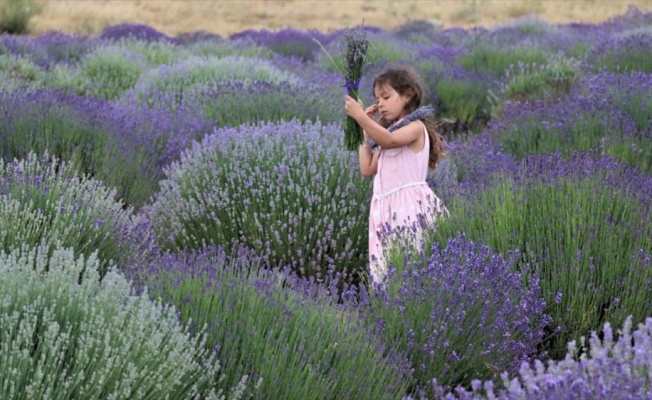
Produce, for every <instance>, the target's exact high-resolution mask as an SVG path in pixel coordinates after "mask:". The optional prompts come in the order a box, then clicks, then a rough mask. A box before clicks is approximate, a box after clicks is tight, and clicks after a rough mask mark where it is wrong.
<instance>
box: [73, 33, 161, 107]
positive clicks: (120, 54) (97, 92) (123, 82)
mask: <svg viewBox="0 0 652 400" xmlns="http://www.w3.org/2000/svg"><path fill="white" fill-rule="evenodd" d="M148 68H149V63H148V62H147V59H146V58H145V57H144V56H142V55H141V54H138V53H135V52H133V51H131V50H128V49H125V47H124V46H121V45H115V44H110V45H103V46H99V47H96V48H95V49H94V50H93V51H91V52H90V53H89V54H87V55H85V56H84V58H83V59H82V60H81V62H80V64H79V72H78V73H79V76H78V79H81V80H82V82H83V83H82V86H83V87H84V89H85V90H84V91H83V92H81V93H80V94H91V95H93V96H96V97H101V98H103V99H106V100H115V99H117V98H119V97H120V96H122V94H123V93H124V92H126V91H128V90H130V89H131V88H133V87H134V85H135V84H136V82H138V79H139V78H140V76H141V75H142V74H143V73H144V72H145V71H147V70H148ZM78 93H79V92H78Z"/></svg>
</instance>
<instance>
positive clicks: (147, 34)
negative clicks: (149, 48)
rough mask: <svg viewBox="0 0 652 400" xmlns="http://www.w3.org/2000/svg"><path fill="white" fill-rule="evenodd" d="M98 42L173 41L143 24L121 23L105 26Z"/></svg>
mask: <svg viewBox="0 0 652 400" xmlns="http://www.w3.org/2000/svg"><path fill="white" fill-rule="evenodd" d="M99 39H100V40H120V39H136V40H143V41H147V42H158V41H163V42H170V43H172V42H174V39H172V38H171V37H169V36H167V35H166V34H164V33H162V32H159V31H157V30H156V29H154V28H152V27H151V26H149V25H145V24H129V23H123V24H118V25H111V26H107V27H106V28H104V29H103V30H102V33H101V34H100V36H99Z"/></svg>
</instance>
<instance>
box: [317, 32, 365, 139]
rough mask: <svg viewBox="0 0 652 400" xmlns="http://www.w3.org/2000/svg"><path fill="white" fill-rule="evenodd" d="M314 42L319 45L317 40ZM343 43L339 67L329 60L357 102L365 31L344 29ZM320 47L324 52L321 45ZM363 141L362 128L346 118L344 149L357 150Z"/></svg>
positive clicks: (362, 71) (363, 66) (363, 65)
mask: <svg viewBox="0 0 652 400" xmlns="http://www.w3.org/2000/svg"><path fill="white" fill-rule="evenodd" d="M314 40H315V41H316V42H317V43H319V41H318V40H317V39H314ZM343 42H344V46H343V48H342V54H341V65H338V64H337V63H336V62H335V60H334V59H333V58H332V57H330V55H329V58H330V59H331V60H332V61H333V63H334V64H335V66H336V68H337V69H338V70H339V71H340V72H341V73H342V74H343V75H344V80H345V87H346V90H347V92H348V94H349V96H351V97H353V98H354V99H356V100H359V99H360V96H359V94H358V90H359V89H360V81H361V79H362V75H363V73H364V70H365V68H366V66H367V62H368V61H367V48H368V47H369V39H367V34H366V31H365V30H364V29H363V28H362V26H360V27H354V28H347V29H345V31H344V35H343ZM321 47H322V48H323V49H324V51H326V49H325V48H324V47H323V45H321ZM363 140H364V135H363V134H362V128H361V127H360V125H358V123H357V122H356V121H355V120H354V119H353V118H352V117H350V116H347V117H346V119H345V123H344V148H345V149H346V150H349V151H352V150H357V149H358V147H360V145H361V144H362V142H363Z"/></svg>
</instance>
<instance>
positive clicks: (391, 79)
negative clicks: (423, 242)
mask: <svg viewBox="0 0 652 400" xmlns="http://www.w3.org/2000/svg"><path fill="white" fill-rule="evenodd" d="M373 90H374V96H375V97H376V100H377V101H378V103H377V104H374V105H372V106H370V107H368V108H367V109H366V110H363V109H362V106H361V105H360V103H358V102H357V101H356V100H355V99H353V98H352V97H350V96H348V95H347V96H346V97H345V106H344V111H345V112H346V114H347V115H349V116H351V117H352V118H354V119H355V120H356V121H357V122H358V124H359V125H360V126H361V127H362V129H363V130H364V135H365V140H364V142H363V144H362V145H361V146H360V148H359V150H358V156H359V160H360V172H361V173H362V175H364V176H372V175H375V177H374V185H373V198H372V200H371V213H370V216H369V258H370V270H371V271H370V272H371V279H372V281H373V282H375V283H379V282H381V281H382V279H383V277H384V276H385V274H386V273H387V266H386V265H385V262H384V259H383V247H382V243H383V232H385V231H387V230H388V228H389V229H392V230H393V229H395V228H398V227H401V226H403V227H405V226H409V225H411V224H414V223H416V222H417V221H418V220H419V217H425V219H426V221H428V222H433V221H434V220H435V219H437V218H438V217H441V216H444V215H447V214H448V210H446V207H445V206H444V205H443V203H442V202H441V200H439V198H438V197H437V196H436V195H435V193H433V191H432V190H431V189H430V187H428V185H427V183H426V174H427V172H428V169H429V168H430V169H434V168H435V166H436V164H437V161H438V160H439V159H441V158H442V157H443V156H444V155H445V153H444V151H443V143H442V139H441V137H440V135H439V134H438V133H437V132H436V131H435V129H436V126H435V123H434V122H433V121H432V120H431V119H429V118H425V117H424V116H425V115H426V114H428V111H429V110H430V111H431V108H427V106H425V107H422V100H423V99H422V96H423V91H422V89H421V85H420V83H419V79H418V77H417V75H416V73H415V72H414V70H412V69H411V68H408V67H393V68H389V69H387V70H385V71H384V72H383V73H381V74H380V75H378V76H377V77H376V78H375V79H374V83H373ZM424 111H425V112H424ZM377 112H380V118H379V120H378V121H376V120H375V119H374V117H375V115H376V113H377ZM406 122H407V123H406ZM397 125H398V126H400V128H398V129H397ZM369 139H372V140H373V142H374V143H369V142H370V140H369ZM372 147H373V149H372Z"/></svg>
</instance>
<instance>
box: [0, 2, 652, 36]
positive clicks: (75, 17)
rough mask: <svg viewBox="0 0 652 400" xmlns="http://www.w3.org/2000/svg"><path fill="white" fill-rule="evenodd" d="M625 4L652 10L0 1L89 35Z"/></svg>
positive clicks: (35, 25)
mask: <svg viewBox="0 0 652 400" xmlns="http://www.w3.org/2000/svg"><path fill="white" fill-rule="evenodd" d="M628 5H635V6H636V7H638V8H639V9H640V10H641V11H649V10H652V1H651V0H421V1H419V0H365V1H360V0H245V1H228V0H52V1H36V0H0V19H1V20H8V19H14V20H16V19H20V18H19V17H20V16H21V15H23V16H27V17H29V18H23V19H24V20H25V21H26V22H25V23H24V26H22V27H20V30H23V31H24V32H22V33H30V34H34V35H38V34H40V33H43V32H45V31H48V30H58V31H62V32H66V33H81V34H94V33H99V32H101V31H102V29H103V28H105V27H106V26H109V25H115V24H120V23H142V24H147V25H149V26H151V27H153V28H155V29H157V30H159V31H162V32H164V33H166V34H168V35H177V34H179V33H184V32H191V31H207V32H212V33H216V34H219V35H223V36H228V35H230V34H233V33H237V32H241V31H243V30H246V29H271V30H275V29H282V28H287V27H292V28H297V29H317V30H320V31H323V32H330V31H333V30H336V29H339V28H343V27H346V26H351V25H354V24H357V23H359V22H361V21H362V19H364V20H365V24H366V25H371V26H378V27H382V28H385V29H392V28H395V27H397V26H399V25H401V24H403V23H405V22H406V21H408V20H410V19H420V20H429V21H431V22H432V23H433V24H434V25H436V26H440V27H442V28H449V27H453V26H459V27H465V28H468V27H471V26H484V27H489V26H492V25H496V24H500V23H505V22H508V21H510V20H513V19H518V18H522V17H525V16H528V15H533V16H536V17H537V18H540V19H542V20H544V21H546V22H549V23H553V24H555V23H570V22H581V23H598V22H602V21H604V20H606V19H608V18H610V17H612V16H614V15H620V14H623V13H624V12H625V11H626V10H627V7H628ZM5 25H6V24H5ZM0 29H1V30H4V31H8V30H9V29H7V27H6V26H5V27H4V28H3V27H1V26H0Z"/></svg>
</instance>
